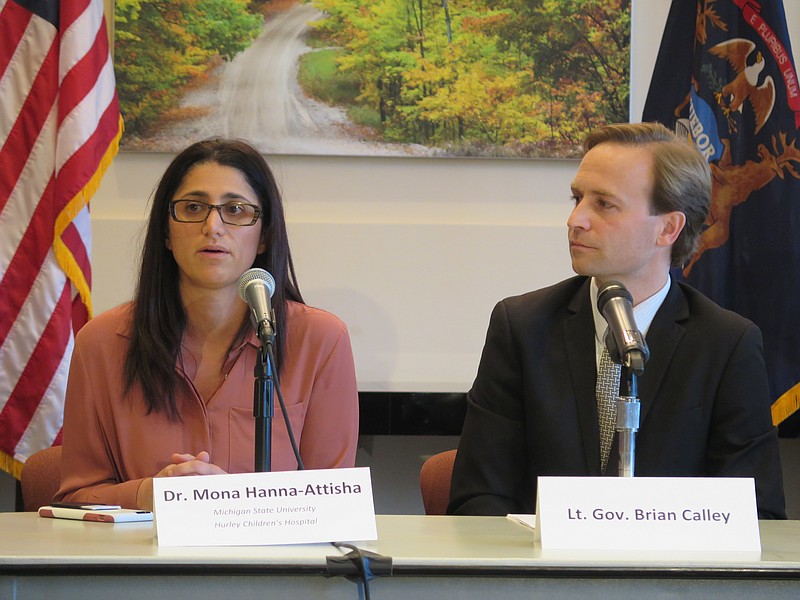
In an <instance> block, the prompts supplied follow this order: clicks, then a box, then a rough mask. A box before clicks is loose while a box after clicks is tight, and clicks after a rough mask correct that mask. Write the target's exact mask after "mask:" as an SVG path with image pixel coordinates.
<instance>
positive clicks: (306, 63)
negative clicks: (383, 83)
mask: <svg viewBox="0 0 800 600" xmlns="http://www.w3.org/2000/svg"><path fill="white" fill-rule="evenodd" d="M339 55H341V50H334V49H327V50H320V51H318V52H310V53H307V54H304V55H303V56H301V57H300V68H299V70H298V80H299V82H300V85H301V86H302V88H303V89H304V90H305V92H306V93H307V94H309V95H311V96H314V97H315V98H319V99H320V100H322V101H323V102H327V103H328V104H340V105H345V106H346V105H351V104H354V103H355V99H356V96H357V95H358V83H357V82H356V81H355V79H354V78H353V77H352V76H351V75H349V74H340V73H339V71H338V68H337V57H338V56H339Z"/></svg>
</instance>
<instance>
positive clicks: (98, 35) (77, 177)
mask: <svg viewBox="0 0 800 600" xmlns="http://www.w3.org/2000/svg"><path fill="white" fill-rule="evenodd" d="M121 135H122V120H121V117H120V113H119V104H118V100H117V94H116V87H115V80H114V70H113V65H112V62H111V55H110V53H109V44H108V37H107V33H106V24H105V19H104V15H103V1H102V0H63V1H59V0H0V468H2V469H3V470H5V471H8V472H10V473H12V474H13V475H14V476H16V477H19V473H20V470H21V468H22V463H24V462H25V460H26V459H27V458H28V457H29V456H30V455H31V454H33V453H34V452H36V451H37V450H40V449H42V448H46V447H48V446H50V445H53V443H57V441H58V437H59V434H60V430H61V423H62V405H63V400H64V393H65V390H66V384H67V372H68V370H69V361H70V357H71V355H72V346H73V340H74V335H75V332H76V331H78V329H80V327H81V326H82V325H83V324H84V323H86V321H87V320H88V319H89V318H90V317H91V313H92V304H91V265H90V263H89V256H90V250H91V224H90V220H89V199H90V198H91V196H92V195H93V194H94V192H95V191H96V189H97V187H98V185H99V183H100V179H101V177H102V176H103V174H104V172H105V170H106V169H107V167H108V165H109V164H110V162H111V160H112V158H113V157H114V155H115V154H116V153H117V149H118V146H119V139H120V136H121Z"/></svg>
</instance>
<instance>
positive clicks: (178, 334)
mask: <svg viewBox="0 0 800 600" xmlns="http://www.w3.org/2000/svg"><path fill="white" fill-rule="evenodd" d="M203 163H217V164H219V165H223V166H226V167H232V168H234V169H236V170H238V171H239V172H240V173H242V175H244V177H245V178H246V179H247V182H248V183H249V184H250V187H252V188H253V191H255V193H256V196H257V197H258V200H259V202H260V203H261V207H262V209H263V211H262V216H261V239H262V240H263V242H264V244H265V248H266V250H265V251H264V252H263V253H261V254H259V255H257V256H256V258H255V260H254V262H253V265H252V266H253V267H260V268H262V269H266V270H267V271H269V272H270V273H271V274H272V276H273V277H274V278H275V294H274V295H273V296H272V307H273V309H274V311H275V321H276V327H275V329H276V332H277V335H276V341H275V361H276V363H277V365H276V367H277V370H278V372H279V373H280V371H281V368H282V366H283V362H284V353H285V346H286V302H287V300H293V301H295V302H303V298H302V296H301V294H300V289H299V288H298V285H297V277H296V276H295V272H294V264H293V263H292V255H291V252H290V250H289V238H288V235H287V233H286V219H285V217H284V214H283V203H282V201H281V195H280V190H279V189H278V184H277V183H276V181H275V177H274V176H273V174H272V171H271V170H270V168H269V166H268V165H267V163H266V161H265V160H264V158H263V157H262V156H261V155H260V154H259V153H258V151H256V150H255V149H254V148H252V147H251V146H250V145H248V144H246V143H245V142H242V141H239V140H227V139H219V138H213V139H208V140H204V141H202V142H197V143H195V144H192V145H191V146H189V147H188V148H186V149H185V150H184V151H183V152H181V153H180V154H178V155H177V156H176V157H175V159H174V160H173V161H172V163H171V164H170V165H169V167H167V170H166V171H165V172H164V175H163V176H162V177H161V181H160V182H159V184H158V187H157V188H156V191H155V194H154V196H153V206H152V208H151V210H150V219H149V221H148V225H147V233H146V235H145V240H144V248H143V252H142V262H141V267H140V271H139V282H138V284H137V287H136V293H135V296H134V305H133V322H132V327H131V343H130V346H129V348H128V354H127V356H126V357H125V369H124V383H125V391H126V393H127V392H129V391H130V390H131V388H132V387H133V386H134V385H135V384H137V383H138V384H139V385H140V386H141V388H142V392H143V394H144V400H145V403H146V405H147V409H148V412H163V413H165V414H166V415H167V416H168V417H169V418H170V419H174V420H180V414H179V412H178V406H177V400H176V390H177V386H178V385H179V381H178V379H177V377H176V375H175V363H176V361H177V360H178V355H179V353H180V345H181V338H182V336H183V332H184V328H185V327H186V313H185V312H184V309H183V302H182V300H181V295H180V290H179V287H178V281H179V272H178V264H177V263H176V262H175V258H174V257H173V255H172V252H171V251H170V250H169V249H168V248H167V246H166V240H167V238H168V236H169V219H170V215H169V202H170V200H172V197H173V195H174V194H175V191H176V190H177V189H178V187H179V186H180V185H181V183H182V182H183V179H184V177H185V176H186V173H187V172H188V171H189V170H190V169H191V168H192V167H194V166H196V165H199V164H203ZM249 326H250V325H249V322H248V321H247V320H245V321H243V323H242V330H241V331H240V334H242V335H243V334H244V332H245V330H246V328H247V327H249ZM237 338H238V339H241V335H240V336H237Z"/></svg>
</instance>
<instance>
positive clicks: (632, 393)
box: [617, 352, 644, 477]
mask: <svg viewBox="0 0 800 600" xmlns="http://www.w3.org/2000/svg"><path fill="white" fill-rule="evenodd" d="M642 372H644V357H643V356H642V354H641V353H639V352H629V353H628V354H626V355H625V361H624V363H623V365H622V373H621V377H620V392H619V396H618V397H617V433H618V434H619V436H618V439H619V468H618V475H619V476H620V477H633V472H634V463H635V461H636V432H637V431H638V430H639V409H640V404H639V398H638V387H637V380H636V378H637V377H638V376H639V375H641V374H642Z"/></svg>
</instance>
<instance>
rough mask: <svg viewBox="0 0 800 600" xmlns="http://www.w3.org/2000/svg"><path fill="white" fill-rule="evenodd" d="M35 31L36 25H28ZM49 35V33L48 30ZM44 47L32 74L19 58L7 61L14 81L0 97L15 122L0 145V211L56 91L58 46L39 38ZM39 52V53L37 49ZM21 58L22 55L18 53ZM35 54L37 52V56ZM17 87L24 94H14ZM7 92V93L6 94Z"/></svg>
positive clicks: (35, 138) (27, 40) (27, 38)
mask: <svg viewBox="0 0 800 600" xmlns="http://www.w3.org/2000/svg"><path fill="white" fill-rule="evenodd" d="M31 29H32V30H33V34H35V33H36V32H37V31H38V30H39V28H37V27H31V28H29V30H31ZM51 37H52V34H51ZM25 40H26V44H29V43H31V40H30V36H29V34H28V32H26V35H25ZM39 43H40V44H43V45H44V46H45V47H46V48H47V49H48V51H47V54H46V55H45V56H44V57H43V60H42V61H41V64H40V65H36V66H37V67H38V72H37V73H36V76H35V78H30V77H27V76H26V75H27V73H26V71H25V69H24V65H23V64H21V63H22V60H15V61H13V62H12V64H11V65H9V70H12V71H13V72H12V73H9V76H10V77H12V78H13V79H14V82H13V83H14V85H10V84H9V85H4V86H3V89H7V90H8V92H7V93H5V94H3V95H2V96H3V97H0V101H2V102H3V104H4V106H6V104H5V103H6V102H8V105H7V108H5V109H4V111H9V112H10V113H11V114H10V115H9V116H10V117H11V118H12V119H13V120H12V121H10V122H13V123H14V125H13V126H12V127H11V129H10V130H9V131H8V133H7V134H6V135H5V139H4V141H3V144H2V147H0V165H2V167H0V168H2V174H3V176H2V177H1V178H0V212H2V211H3V210H5V206H6V203H7V202H8V198H9V196H10V195H11V190H12V189H13V188H14V186H16V185H17V182H18V181H19V177H20V174H21V173H22V169H23V167H24V166H25V163H26V161H27V159H28V155H29V153H30V152H31V150H32V149H33V145H34V143H35V142H36V141H37V140H38V139H39V133H40V132H41V130H42V127H43V125H44V122H45V119H46V118H47V116H48V114H49V113H50V108H51V107H52V106H53V105H54V103H55V100H56V97H57V95H58V88H57V87H56V86H55V85H54V84H53V79H54V78H55V77H56V76H57V74H58V47H57V46H56V45H55V44H52V43H50V44H49V45H48V44H47V40H42V39H40V41H39ZM37 54H38V53H37ZM20 58H21V57H20ZM36 58H38V55H37V56H36ZM16 89H19V91H20V92H21V93H23V94H25V95H24V96H20V95H17V96H13V95H12V94H13V93H14V91H15V90H16ZM9 96H10V97H9ZM14 106H19V110H18V111H14V108H13V107H14Z"/></svg>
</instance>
